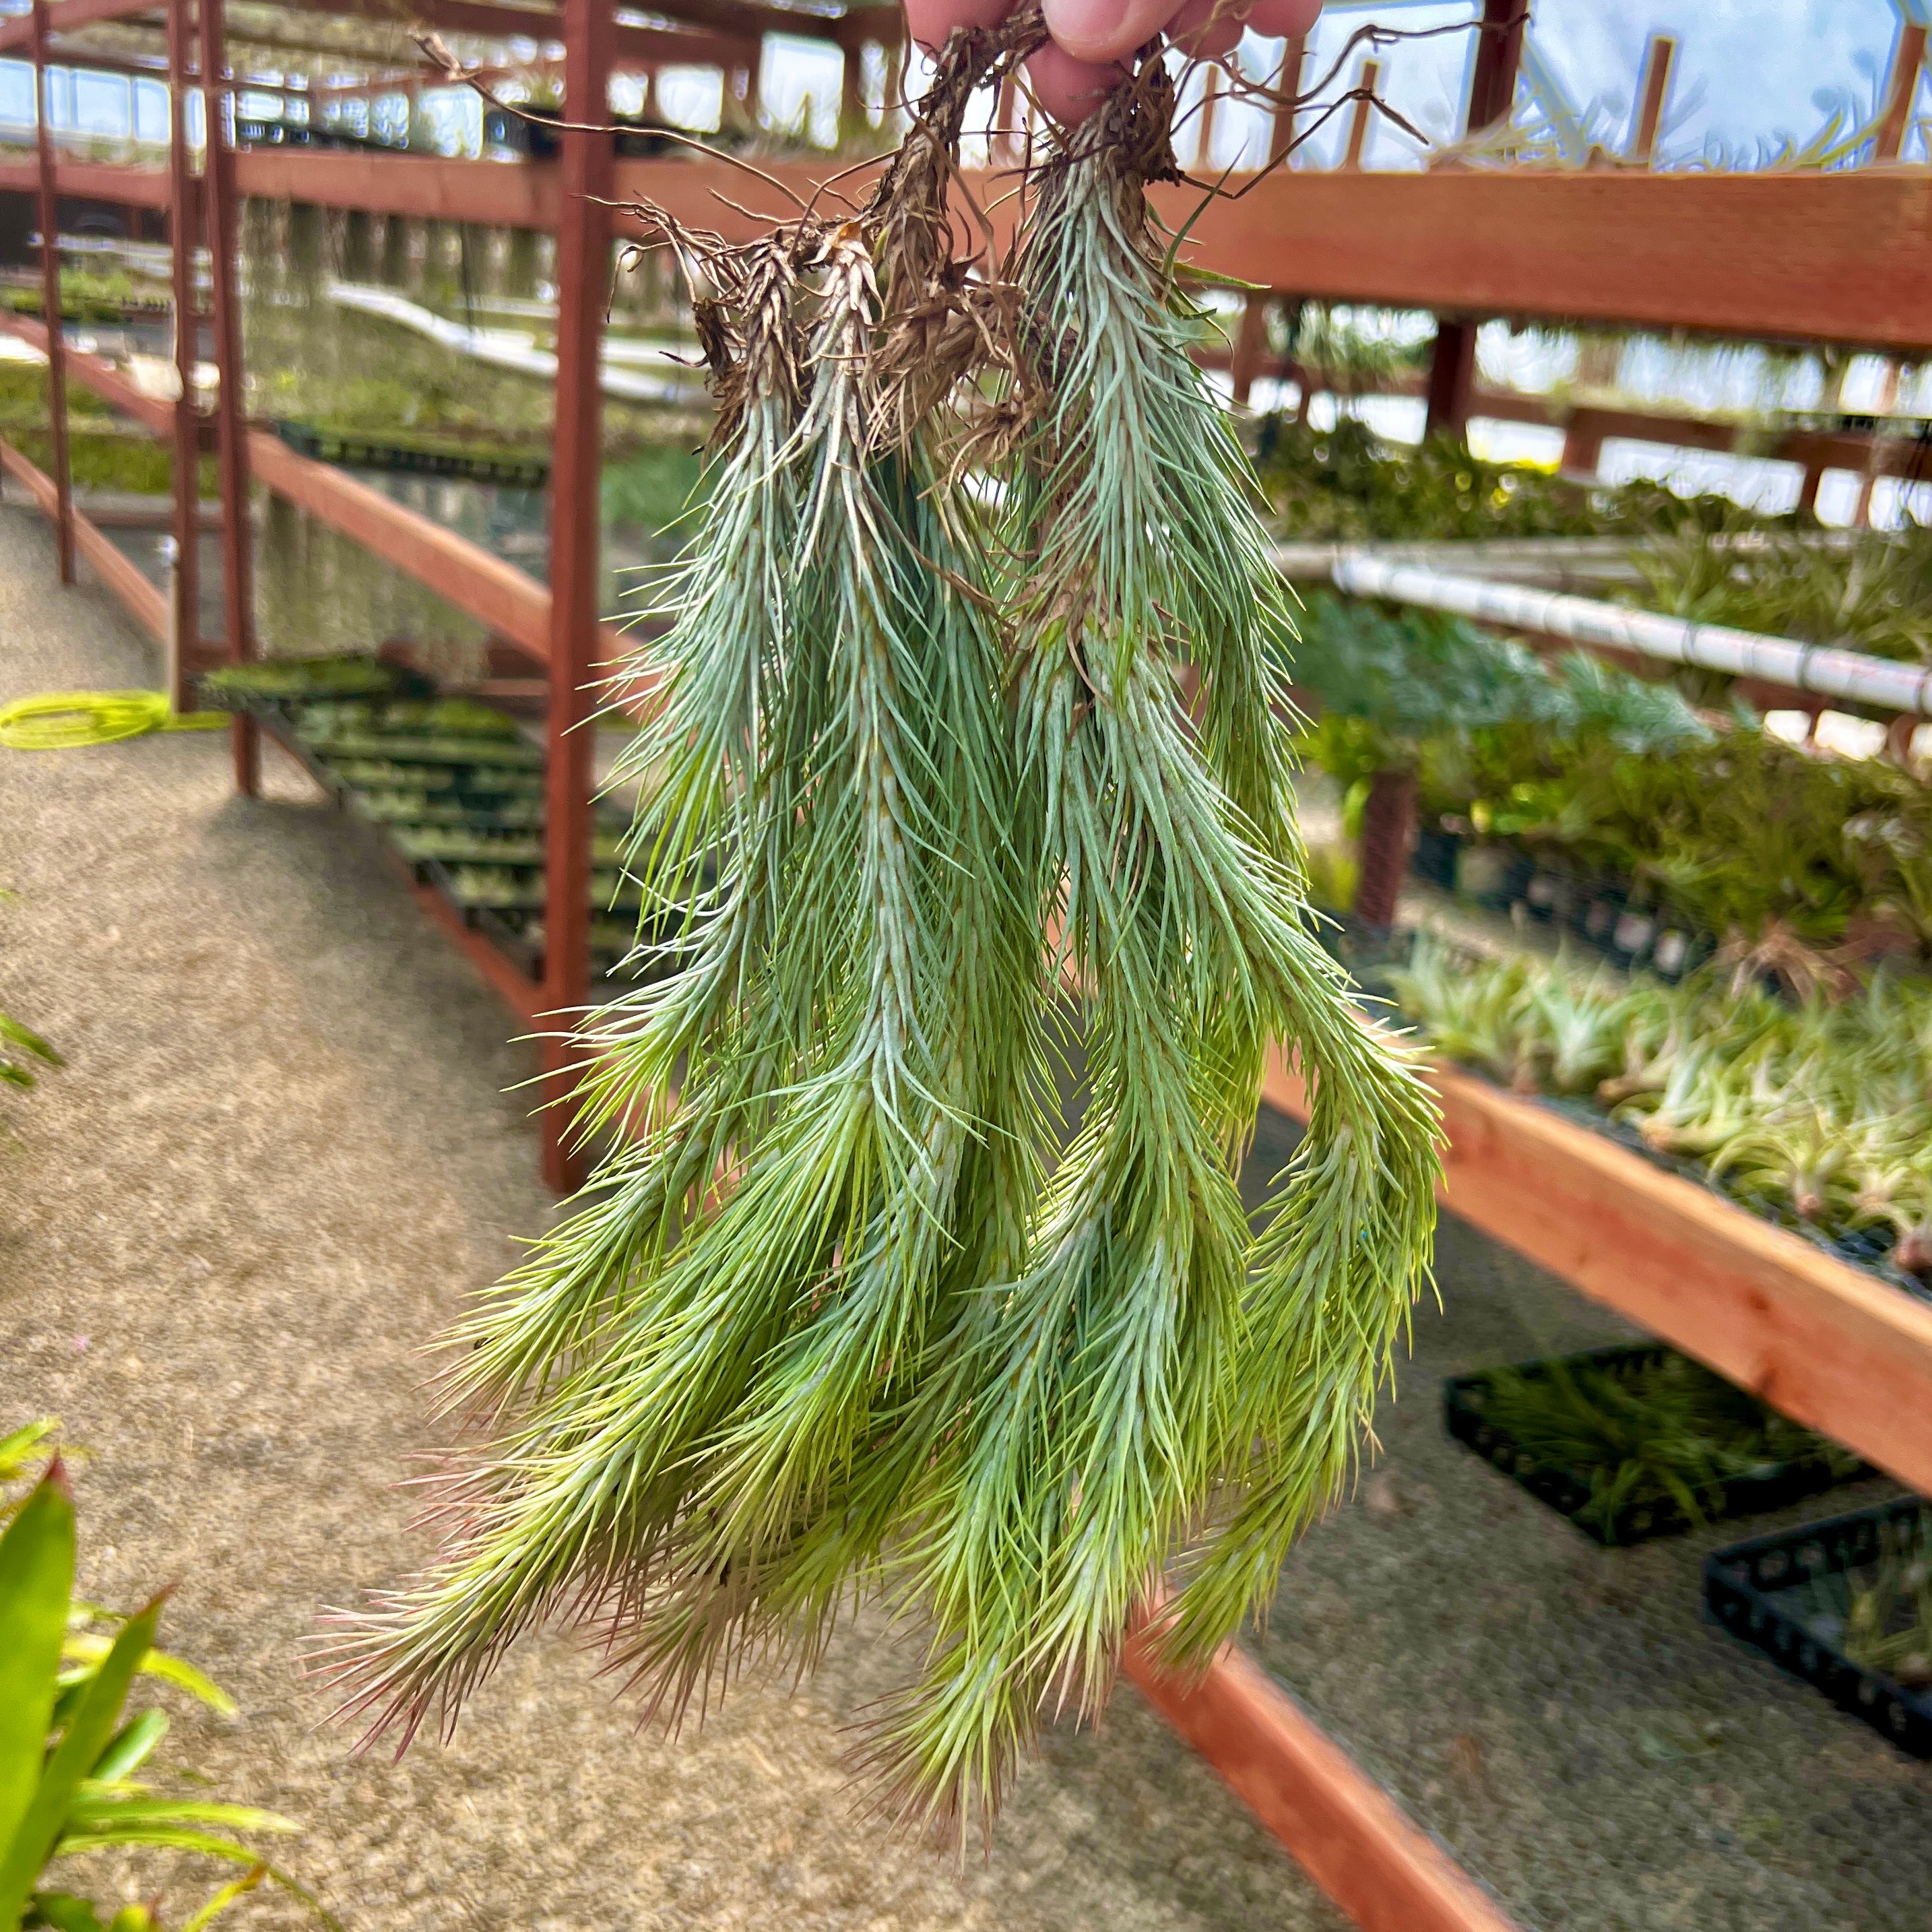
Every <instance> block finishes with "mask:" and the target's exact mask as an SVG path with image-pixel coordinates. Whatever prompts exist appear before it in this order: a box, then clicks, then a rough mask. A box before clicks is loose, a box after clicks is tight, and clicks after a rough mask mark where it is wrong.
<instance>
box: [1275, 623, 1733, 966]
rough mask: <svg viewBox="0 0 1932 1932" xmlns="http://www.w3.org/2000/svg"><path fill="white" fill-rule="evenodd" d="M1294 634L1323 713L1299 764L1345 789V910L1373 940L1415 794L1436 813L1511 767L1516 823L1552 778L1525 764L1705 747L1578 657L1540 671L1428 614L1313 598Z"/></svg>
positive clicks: (1400, 868)
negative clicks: (1348, 845) (1348, 868)
mask: <svg viewBox="0 0 1932 1932" xmlns="http://www.w3.org/2000/svg"><path fill="white" fill-rule="evenodd" d="M1301 633H1302V636H1301V643H1300V644H1299V645H1298V646H1297V648H1296V651H1295V679H1296V682H1297V685H1298V688H1300V689H1301V690H1302V691H1305V692H1307V693H1309V694H1312V695H1313V697H1315V698H1316V700H1318V701H1319V705H1320V716H1319V719H1318V721H1316V723H1315V724H1314V725H1313V727H1311V728H1310V730H1309V731H1308V732H1307V733H1306V734H1305V735H1304V739H1303V741H1302V743H1301V746H1300V750H1301V755H1302V757H1304V758H1305V759H1306V760H1308V761H1309V762H1310V763H1313V764H1316V765H1317V766H1319V767H1320V768H1321V769H1323V770H1324V771H1325V772H1328V774H1329V775H1330V776H1331V777H1332V778H1334V780H1335V781H1336V782H1337V784H1338V785H1340V787H1342V790H1343V828H1344V830H1345V832H1346V833H1347V834H1348V835H1350V836H1351V837H1353V838H1355V840H1356V841H1357V852H1358V864H1357V870H1356V885H1355V892H1354V896H1353V898H1352V902H1351V904H1350V905H1349V907H1347V908H1346V909H1347V910H1352V912H1353V913H1354V914H1355V916H1356V917H1357V918H1358V919H1359V920H1361V922H1363V923H1364V925H1365V926H1370V927H1371V928H1376V929H1382V928H1387V927H1388V926H1391V925H1392V924H1393V923H1394V918H1395V910H1396V902H1397V896H1398V895H1399V893H1400V889H1401V885H1402V880H1403V876H1404V874H1405V873H1406V871H1407V868H1408V865H1409V855H1410V853H1411V851H1412V849H1413V847H1414V845H1415V835H1416V830H1417V824H1418V799H1419V797H1420V796H1421V793H1422V790H1423V788H1424V784H1425V782H1426V783H1427V788H1428V790H1429V792H1430V796H1431V799H1432V802H1433V801H1434V800H1436V799H1439V798H1440V796H1442V794H1443V793H1445V792H1448V793H1460V792H1468V791H1472V790H1473V789H1474V788H1475V787H1476V786H1477V785H1478V784H1480V783H1481V781H1483V779H1484V778H1487V776H1488V775H1489V774H1490V772H1491V771H1492V770H1493V769H1494V768H1496V766H1498V764H1499V762H1500V763H1507V765H1508V767H1509V769H1510V770H1511V780H1510V783H1511V787H1512V790H1516V789H1517V788H1521V790H1522V796H1518V797H1514V798H1513V799H1512V802H1513V803H1514V805H1515V807H1516V810H1517V815H1518V816H1522V815H1523V814H1526V813H1528V814H1532V815H1534V816H1540V815H1541V811H1542V810H1543V806H1542V805H1539V803H1538V799H1537V797H1536V796H1535V788H1536V787H1537V784H1538V782H1539V781H1541V782H1543V783H1544V784H1545V785H1546V786H1547V782H1548V779H1549V778H1550V777H1552V776H1554V775H1555V774H1554V773H1553V772H1552V773H1549V774H1545V773H1544V772H1536V773H1534V774H1532V772H1530V771H1529V766H1530V765H1531V763H1532V761H1533V760H1536V759H1539V758H1540V759H1541V760H1544V761H1546V762H1547V763H1559V761H1561V760H1564V759H1565V758H1566V757H1576V756H1577V755H1578V751H1577V748H1580V747H1586V746H1587V747H1591V748H1598V747H1608V748H1612V749H1613V750H1616V751H1623V752H1627V753H1628V754H1630V755H1632V756H1634V757H1639V758H1651V757H1658V756H1667V755H1669V754H1671V753H1673V752H1674V751H1677V750H1678V749H1679V748H1682V747H1683V746H1685V745H1693V744H1697V743H1700V742H1703V741H1705V740H1706V739H1709V737H1710V736H1711V735H1712V733H1711V732H1710V730H1709V727H1707V726H1706V725H1705V724H1702V723H1701V722H1700V721H1699V719H1698V718H1697V715H1696V714H1695V713H1694V712H1693V711H1692V710H1691V708H1690V707H1689V706H1688V705H1687V704H1686V703H1685V701H1684V700H1683V699H1682V698H1681V697H1679V696H1678V694H1676V692H1675V691H1673V690H1671V689H1670V688H1669V687H1668V686H1667V685H1654V684H1646V683H1645V682H1643V681H1642V680H1641V679H1637V678H1634V677H1631V676H1628V674H1627V673H1624V672H1622V671H1619V670H1614V669H1612V668H1610V667H1607V666H1605V665H1604V664H1601V663H1600V662H1599V661H1597V660H1596V659H1594V658H1590V657H1589V656H1588V655H1586V654H1584V653H1583V652H1574V653H1572V654H1571V655H1569V656H1568V657H1565V658H1562V659H1560V660H1559V661H1557V662H1556V664H1553V665H1550V664H1544V662H1543V661H1541V660H1540V659H1538V658H1537V657H1536V656H1535V655H1534V654H1533V653H1532V652H1530V651H1529V650H1528V649H1526V648H1525V647H1524V646H1523V645H1521V644H1520V643H1517V642H1515V641H1514V640H1511V639H1509V638H1505V637H1496V636H1493V635H1492V634H1490V633H1489V632H1487V631H1480V630H1478V629H1477V628H1475V626H1473V625H1470V624H1468V623H1466V622H1464V621H1463V619H1460V618H1458V617H1450V616H1444V615H1442V614H1441V613H1438V612H1433V611H1426V610H1412V609H1394V610H1390V609H1385V608H1383V607H1380V606H1378V605H1376V604H1367V603H1361V602H1355V601H1348V600H1345V599H1343V598H1338V597H1336V596H1334V595H1331V594H1330V593H1328V592H1316V594H1315V595H1313V597H1312V598H1310V601H1309V604H1308V607H1307V616H1306V619H1305V620H1304V622H1303V623H1302V625H1301ZM1425 773H1426V774H1427V778H1426V780H1425ZM1469 802H1472V803H1473V802H1475V801H1474V799H1472V800H1470V801H1469ZM1549 804H1550V808H1553V810H1554V811H1555V812H1556V814H1557V815H1558V816H1559V817H1560V816H1561V814H1562V809H1563V805H1562V802H1560V801H1559V800H1558V799H1556V797H1555V796H1552V797H1551V799H1550V801H1549Z"/></svg>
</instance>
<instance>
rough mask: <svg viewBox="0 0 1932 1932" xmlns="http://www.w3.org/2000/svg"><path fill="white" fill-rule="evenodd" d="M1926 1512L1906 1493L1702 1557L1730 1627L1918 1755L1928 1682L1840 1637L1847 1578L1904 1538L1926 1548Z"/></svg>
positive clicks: (1710, 1591)
mask: <svg viewBox="0 0 1932 1932" xmlns="http://www.w3.org/2000/svg"><path fill="white" fill-rule="evenodd" d="M1928 1517H1932V1505H1927V1504H1925V1503H1923V1502H1920V1501H1919V1500H1918V1498H1916V1497H1915V1496H1909V1497H1906V1499H1903V1501H1901V1502H1891V1503H1880V1504H1879V1505H1877V1506H1876V1508H1872V1509H1865V1510H1858V1511H1855V1512H1854V1513H1853V1514H1851V1515H1849V1516H1839V1517H1832V1518H1831V1519H1830V1520H1829V1521H1827V1522H1824V1523H1807V1524H1805V1525H1804V1526H1802V1527H1801V1528H1799V1529H1790V1530H1785V1531H1782V1532H1780V1533H1779V1534H1778V1535H1775V1536H1760V1537H1756V1538H1753V1539H1752V1540H1751V1541H1750V1542H1748V1543H1737V1544H1733V1545H1732V1546H1731V1547H1730V1549H1728V1550H1717V1551H1715V1552H1714V1553H1712V1555H1711V1556H1708V1557H1706V1559H1705V1560H1704V1601H1705V1602H1706V1604H1707V1605H1708V1606H1709V1609H1710V1611H1711V1613H1712V1616H1714V1617H1715V1618H1716V1619H1717V1620H1718V1622H1719V1623H1721V1624H1722V1625H1724V1628H1725V1629H1727V1631H1730V1633H1731V1634H1732V1635H1733V1636H1734V1637H1739V1638H1742V1640H1743V1641H1744V1642H1745V1643H1749V1644H1754V1645H1756V1646H1757V1648H1758V1649H1760V1650H1762V1651H1763V1652H1766V1654H1767V1655H1769V1656H1770V1657H1771V1658H1772V1659H1773V1661H1775V1662H1776V1663H1778V1664H1781V1665H1782V1666H1783V1667H1784V1669H1785V1670H1788V1671H1790V1672H1791V1673H1793V1675H1794V1676H1799V1677H1802V1678H1804V1679H1805V1680H1806V1682H1808V1683H1811V1684H1814V1685H1817V1688H1819V1689H1820V1691H1823V1692H1824V1694H1826V1697H1829V1698H1830V1699H1831V1700H1832V1703H1835V1704H1836V1705H1837V1706H1838V1708H1839V1709H1841V1710H1842V1711H1846V1712H1849V1713H1850V1715H1852V1716H1853V1717H1855V1718H1862V1719H1863V1720H1864V1722H1865V1723H1867V1724H1869V1725H1870V1727H1872V1729H1873V1730H1875V1731H1876V1732H1877V1733H1879V1736H1881V1737H1885V1738H1888V1739H1891V1742H1893V1743H1894V1744H1895V1745H1897V1746H1898V1747H1899V1748H1900V1750H1901V1751H1909V1752H1910V1753H1911V1754H1912V1756H1913V1757H1921V1758H1932V1687H1926V1686H1908V1685H1903V1684H1901V1683H1900V1682H1897V1679H1894V1678H1892V1677H1891V1676H1887V1675H1886V1674H1885V1672H1883V1671H1882V1670H1875V1669H1872V1668H1870V1667H1867V1666H1865V1665H1863V1664H1855V1663H1854V1662H1853V1661H1852V1659H1851V1658H1849V1657H1848V1656H1847V1655H1846V1654H1845V1652H1844V1651H1843V1649H1841V1644H1842V1643H1843V1641H1844V1616H1843V1604H1844V1602H1845V1601H1846V1600H1847V1598H1848V1595H1849V1583H1848V1581H1847V1580H1848V1579H1849V1577H1850V1576H1851V1575H1852V1573H1854V1572H1856V1571H1861V1570H1867V1571H1868V1570H1869V1569H1870V1568H1871V1567H1873V1566H1875V1565H1879V1564H1880V1563H1881V1562H1883V1561H1884V1559H1885V1556H1886V1553H1887V1550H1888V1548H1891V1549H1893V1550H1896V1548H1897V1546H1898V1545H1899V1544H1900V1543H1901V1542H1905V1541H1911V1540H1915V1539H1918V1540H1919V1541H1920V1547H1921V1548H1922V1547H1924V1544H1923V1541H1922V1537H1923V1526H1924V1524H1925V1523H1926V1522H1927V1519H1928Z"/></svg>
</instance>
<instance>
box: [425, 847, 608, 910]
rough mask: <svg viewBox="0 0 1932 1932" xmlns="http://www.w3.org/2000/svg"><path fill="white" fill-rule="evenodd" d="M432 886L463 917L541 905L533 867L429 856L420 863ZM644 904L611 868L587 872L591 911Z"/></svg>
mask: <svg viewBox="0 0 1932 1932" xmlns="http://www.w3.org/2000/svg"><path fill="white" fill-rule="evenodd" d="M421 870H422V877H423V879H424V881H425V883H427V884H430V885H433V886H435V887H436V889H437V891H438V892H441V893H442V894H443V896H444V897H445V898H447V899H448V900H449V902H450V904H452V905H454V906H455V907H458V908H459V909H460V910H461V911H462V912H463V914H464V916H466V917H467V916H469V915H471V914H472V913H478V912H484V911H487V912H494V913H514V912H538V911H541V910H542V908H543V905H544V874H543V873H542V872H541V871H538V870H537V869H535V868H522V867H517V866H509V865H461V864H457V865H446V864H445V863H444V862H443V861H442V860H440V859H429V860H428V861H426V862H425V863H424V865H422V868H421ZM590 904H591V907H592V911H593V914H594V913H609V912H613V911H614V912H619V913H622V912H633V913H634V912H635V911H636V910H637V908H638V907H640V905H641V904H643V894H642V892H640V889H638V888H637V886H634V885H633V884H631V883H630V882H629V881H628V880H625V879H624V878H623V877H622V874H620V873H618V872H616V871H595V872H592V874H591V875H590Z"/></svg>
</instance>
